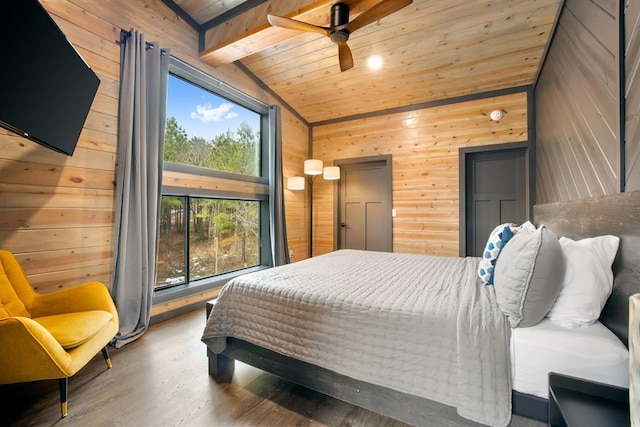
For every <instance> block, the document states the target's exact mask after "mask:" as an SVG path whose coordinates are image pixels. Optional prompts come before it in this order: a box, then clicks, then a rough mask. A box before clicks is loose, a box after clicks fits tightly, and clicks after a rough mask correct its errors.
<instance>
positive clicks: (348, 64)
mask: <svg viewBox="0 0 640 427" xmlns="http://www.w3.org/2000/svg"><path fill="white" fill-rule="evenodd" d="M337 44H338V59H339V60H340V71H347V70H348V69H349V68H353V55H352V54H351V49H349V46H347V44H346V43H337Z"/></svg>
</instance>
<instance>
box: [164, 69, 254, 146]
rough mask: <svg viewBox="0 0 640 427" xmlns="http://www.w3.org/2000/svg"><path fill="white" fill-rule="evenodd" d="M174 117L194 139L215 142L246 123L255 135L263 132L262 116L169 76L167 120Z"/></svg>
mask: <svg viewBox="0 0 640 427" xmlns="http://www.w3.org/2000/svg"><path fill="white" fill-rule="evenodd" d="M172 116H173V117H175V118H176V119H177V120H178V124H179V125H180V126H181V127H182V128H183V129H184V130H185V131H187V134H188V135H189V138H191V137H194V136H199V137H203V138H205V139H206V140H208V141H209V140H212V139H213V138H214V137H216V136H217V135H220V134H222V133H225V132H227V130H231V131H232V132H235V129H237V128H238V126H239V125H240V123H242V122H243V121H245V122H247V123H248V124H249V126H250V127H251V129H253V131H254V132H257V131H259V130H260V115H259V114H257V113H255V112H253V111H251V110H247V109H246V108H243V107H241V106H239V105H238V104H235V103H232V102H229V101H228V100H226V99H224V98H221V97H219V96H216V95H215V94H213V93H211V92H208V91H206V90H204V89H201V88H199V87H198V86H195V85H193V84H191V83H188V82H185V81H184V80H182V79H179V78H177V77H175V76H173V75H169V93H168V97H167V117H172Z"/></svg>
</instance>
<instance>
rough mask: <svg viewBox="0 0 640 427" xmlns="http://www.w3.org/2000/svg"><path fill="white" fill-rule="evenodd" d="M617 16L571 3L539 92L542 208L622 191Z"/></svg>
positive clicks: (613, 6)
mask: <svg viewBox="0 0 640 427" xmlns="http://www.w3.org/2000/svg"><path fill="white" fill-rule="evenodd" d="M636 6H637V5H636ZM617 9H618V1H612V0H567V1H566V3H565V6H564V9H563V11H562V15H561V17H560V21H559V24H558V28H557V31H556V34H555V37H554V39H553V42H552V44H551V48H550V50H549V54H548V56H547V59H546V62H545V63H544V66H543V70H542V73H541V75H540V79H539V81H538V84H537V86H536V92H535V97H536V134H537V143H536V144H537V145H536V158H537V166H536V200H537V202H538V203H548V202H555V201H562V200H573V199H581V198H585V197H590V196H599V195H605V194H613V193H617V192H619V191H620V170H621V168H620V131H619V126H620V125H619V124H620V120H621V118H620V117H619V115H620V109H619V101H618V100H619V69H618V68H619V67H618V56H617V55H618V53H617V52H618V40H619V37H618V20H617V16H618V10H617Z"/></svg>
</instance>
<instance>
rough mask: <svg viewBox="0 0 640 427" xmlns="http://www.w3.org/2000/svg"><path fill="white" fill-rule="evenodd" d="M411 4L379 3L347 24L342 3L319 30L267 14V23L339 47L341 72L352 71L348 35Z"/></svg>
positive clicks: (393, 0)
mask: <svg viewBox="0 0 640 427" xmlns="http://www.w3.org/2000/svg"><path fill="white" fill-rule="evenodd" d="M411 3H413V0H380V1H379V2H378V3H376V4H375V5H374V6H371V7H370V8H369V9H367V10H365V11H364V12H362V13H360V14H359V15H358V16H357V17H356V18H355V19H354V20H353V21H349V5H348V4H346V3H342V2H337V3H334V4H333V5H332V6H331V16H330V26H329V27H322V26H318V25H313V24H309V23H306V22H302V21H296V20H295V19H291V18H285V17H283V16H275V15H271V14H268V15H267V20H268V21H269V23H270V24H271V25H274V26H276V27H282V28H288V29H291V30H296V31H306V32H311V33H318V34H322V35H324V36H327V37H329V38H330V39H331V41H333V42H334V43H335V44H337V45H338V61H339V63H340V71H346V70H348V69H350V68H353V54H352V53H351V49H350V48H349V46H348V45H347V40H349V35H351V34H352V33H353V32H354V31H356V30H357V29H359V28H362V27H364V26H366V25H369V24H371V23H373V22H376V21H379V20H380V19H382V18H384V17H386V16H388V15H391V14H392V13H394V12H397V11H398V10H400V9H402V8H403V7H406V6H408V5H410V4H411Z"/></svg>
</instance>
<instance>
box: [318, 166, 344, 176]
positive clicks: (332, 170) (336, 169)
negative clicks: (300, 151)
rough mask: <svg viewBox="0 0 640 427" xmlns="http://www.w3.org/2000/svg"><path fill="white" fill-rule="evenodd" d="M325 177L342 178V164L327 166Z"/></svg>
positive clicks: (323, 173) (324, 172)
mask: <svg viewBox="0 0 640 427" xmlns="http://www.w3.org/2000/svg"><path fill="white" fill-rule="evenodd" d="M322 177H323V178H324V179H340V166H327V167H325V168H324V171H323V172H322Z"/></svg>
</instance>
